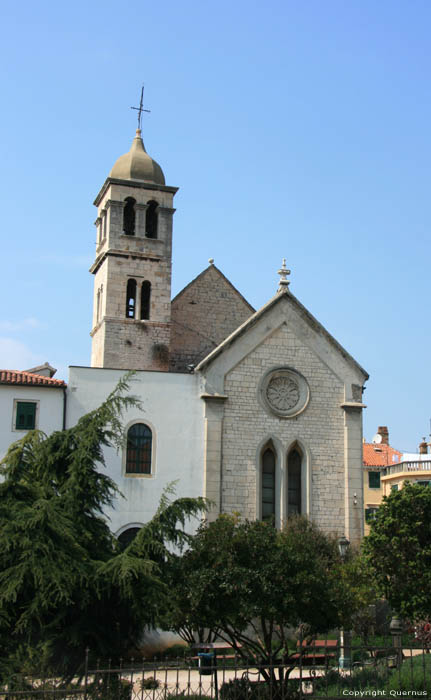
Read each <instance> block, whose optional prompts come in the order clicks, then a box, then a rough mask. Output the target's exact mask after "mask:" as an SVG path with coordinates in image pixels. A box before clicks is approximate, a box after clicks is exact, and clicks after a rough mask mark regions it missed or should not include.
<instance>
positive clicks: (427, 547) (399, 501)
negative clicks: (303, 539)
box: [363, 484, 431, 620]
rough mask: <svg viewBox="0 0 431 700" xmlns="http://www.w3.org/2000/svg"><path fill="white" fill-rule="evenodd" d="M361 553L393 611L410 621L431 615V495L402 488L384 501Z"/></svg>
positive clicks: (418, 489) (423, 489)
mask: <svg viewBox="0 0 431 700" xmlns="http://www.w3.org/2000/svg"><path fill="white" fill-rule="evenodd" d="M363 548H364V553H365V556H366V558H367V560H368V562H369V565H370V567H371V570H372V573H373V576H374V578H375V581H376V583H377V585H378V586H379V588H380V591H381V592H382V594H383V595H384V596H385V597H386V599H387V600H388V601H389V603H390V605H391V608H392V609H393V610H395V611H396V612H397V613H398V614H399V615H401V617H403V618H405V619H410V620H417V619H420V618H428V617H430V615H431V489H430V488H426V487H424V486H419V485H417V484H414V485H413V484H406V485H405V486H404V487H403V488H402V489H401V490H399V491H395V492H394V491H393V492H392V493H391V494H390V496H388V497H387V498H385V499H383V503H382V504H381V506H380V507H379V509H378V511H377V513H376V516H375V518H374V520H373V522H372V526H371V531H370V534H369V535H368V537H366V538H365V540H364V544H363Z"/></svg>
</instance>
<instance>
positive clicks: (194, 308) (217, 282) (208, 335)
mask: <svg viewBox="0 0 431 700" xmlns="http://www.w3.org/2000/svg"><path fill="white" fill-rule="evenodd" d="M253 312H254V309H253V307H251V306H250V304H248V302H247V301H246V300H245V299H244V298H243V297H242V296H241V294H240V293H239V292H238V291H237V290H236V289H235V288H234V287H233V286H232V284H231V283H230V282H229V281H228V280H227V279H226V278H225V276H224V275H223V274H222V273H221V272H220V270H218V268H217V267H215V265H210V267H208V268H207V269H206V270H204V272H203V273H201V274H200V275H199V276H198V277H197V278H196V279H195V280H193V282H191V283H190V284H189V285H188V286H187V287H185V289H183V291H182V292H180V293H179V294H178V295H177V297H175V299H174V300H173V301H172V304H171V322H172V327H171V353H170V354H171V360H170V369H171V371H174V372H183V371H187V365H189V364H193V365H197V364H198V362H199V361H200V360H201V359H202V358H204V357H205V356H206V355H208V353H210V352H211V350H213V349H214V348H215V347H217V345H219V344H220V343H221V342H222V341H223V340H224V339H225V338H226V337H227V336H228V335H230V334H231V333H232V332H233V331H234V330H236V329H237V328H238V326H240V325H241V324H242V323H243V322H244V321H246V320H247V319H248V318H249V317H250V316H251V315H252V313H253Z"/></svg>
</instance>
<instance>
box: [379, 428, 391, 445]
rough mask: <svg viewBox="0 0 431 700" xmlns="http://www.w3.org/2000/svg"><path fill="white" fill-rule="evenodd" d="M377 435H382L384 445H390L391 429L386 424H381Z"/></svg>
mask: <svg viewBox="0 0 431 700" xmlns="http://www.w3.org/2000/svg"><path fill="white" fill-rule="evenodd" d="M377 435H380V436H381V438H382V442H381V444H382V445H389V430H388V429H387V427H386V425H381V426H379V427H378V428H377Z"/></svg>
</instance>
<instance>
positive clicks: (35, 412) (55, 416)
mask: <svg viewBox="0 0 431 700" xmlns="http://www.w3.org/2000/svg"><path fill="white" fill-rule="evenodd" d="M55 371H56V370H55V369H54V368H53V367H51V365H48V363H45V365H41V366H40V367H34V368H33V369H31V370H26V371H23V372H20V371H16V370H7V369H2V370H0V415H1V416H2V420H1V422H0V459H2V458H3V457H4V455H5V454H6V452H7V449H8V447H9V445H10V444H11V443H12V442H15V441H16V440H19V439H20V438H21V437H22V436H23V435H24V434H25V433H26V432H27V431H28V430H32V429H33V428H38V429H39V430H42V431H43V432H44V433H47V434H49V433H52V432H53V431H54V430H61V429H62V428H63V420H64V411H65V400H66V384H65V382H63V381H62V380H60V379H53V378H52V377H53V374H55Z"/></svg>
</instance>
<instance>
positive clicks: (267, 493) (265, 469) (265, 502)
mask: <svg viewBox="0 0 431 700" xmlns="http://www.w3.org/2000/svg"><path fill="white" fill-rule="evenodd" d="M262 520H264V521H268V522H274V520H275V454H274V451H273V450H272V449H271V447H267V448H266V449H265V450H264V452H263V454H262Z"/></svg>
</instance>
